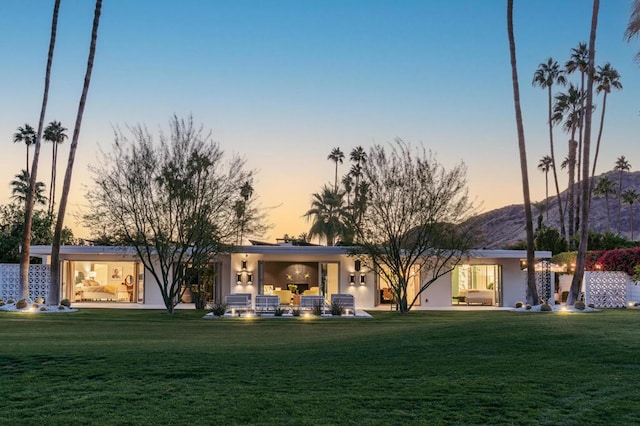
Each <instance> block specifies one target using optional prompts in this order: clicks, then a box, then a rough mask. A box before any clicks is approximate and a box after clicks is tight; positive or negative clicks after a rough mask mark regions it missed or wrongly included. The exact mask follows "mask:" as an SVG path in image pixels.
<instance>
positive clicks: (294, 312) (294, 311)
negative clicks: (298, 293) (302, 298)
mask: <svg viewBox="0 0 640 426" xmlns="http://www.w3.org/2000/svg"><path fill="white" fill-rule="evenodd" d="M291 313H292V314H293V316H294V317H299V316H300V309H293V310H292V311H291Z"/></svg>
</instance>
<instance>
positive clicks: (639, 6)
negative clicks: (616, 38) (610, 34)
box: [624, 0, 640, 61]
mask: <svg viewBox="0 0 640 426" xmlns="http://www.w3.org/2000/svg"><path fill="white" fill-rule="evenodd" d="M638 34H640V0H634V2H633V5H632V6H631V16H630V17H629V24H628V25H627V30H626V31H625V33H624V36H625V37H626V38H627V41H631V39H632V38H634V37H636V36H638ZM636 60H638V61H640V51H639V52H638V53H637V54H636Z"/></svg>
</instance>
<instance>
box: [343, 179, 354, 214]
mask: <svg viewBox="0 0 640 426" xmlns="http://www.w3.org/2000/svg"><path fill="white" fill-rule="evenodd" d="M342 186H343V187H344V192H345V193H346V194H347V208H349V207H351V192H352V191H353V176H352V175H351V173H347V174H346V175H344V176H342Z"/></svg>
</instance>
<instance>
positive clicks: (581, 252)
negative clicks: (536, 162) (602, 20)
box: [567, 0, 600, 304]
mask: <svg viewBox="0 0 640 426" xmlns="http://www.w3.org/2000/svg"><path fill="white" fill-rule="evenodd" d="M599 9H600V0H593V9H592V12H591V31H590V33H589V61H588V63H589V67H588V69H587V89H586V96H587V99H586V101H585V104H584V114H585V116H584V141H583V152H582V160H583V164H581V166H582V185H581V190H582V206H581V207H582V212H581V216H582V221H581V222H580V229H579V233H580V243H579V244H578V253H577V255H576V269H575V272H574V274H573V279H572V280H571V287H570V289H569V296H568V297H567V303H569V304H574V303H575V302H576V301H577V300H578V295H579V294H580V287H581V286H582V279H583V278H584V268H585V265H586V261H587V248H588V241H589V205H590V201H591V195H590V191H591V179H589V158H590V150H591V124H592V123H591V121H592V120H591V119H592V116H593V75H594V63H595V53H596V30H597V28H598V12H599Z"/></svg>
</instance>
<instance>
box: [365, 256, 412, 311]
mask: <svg viewBox="0 0 640 426" xmlns="http://www.w3.org/2000/svg"><path fill="white" fill-rule="evenodd" d="M377 281H378V292H377V297H376V304H395V300H394V295H393V291H392V288H391V285H390V284H389V282H388V281H387V280H386V278H385V275H384V274H382V273H380V274H378V280H377ZM419 291H420V267H419V266H418V265H413V266H412V267H411V271H410V272H409V279H408V282H407V302H408V303H411V302H412V301H413V299H414V298H415V297H416V295H417V294H418V292H419ZM414 305H416V306H419V305H420V298H419V297H418V298H417V299H416V302H415V304H414Z"/></svg>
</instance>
